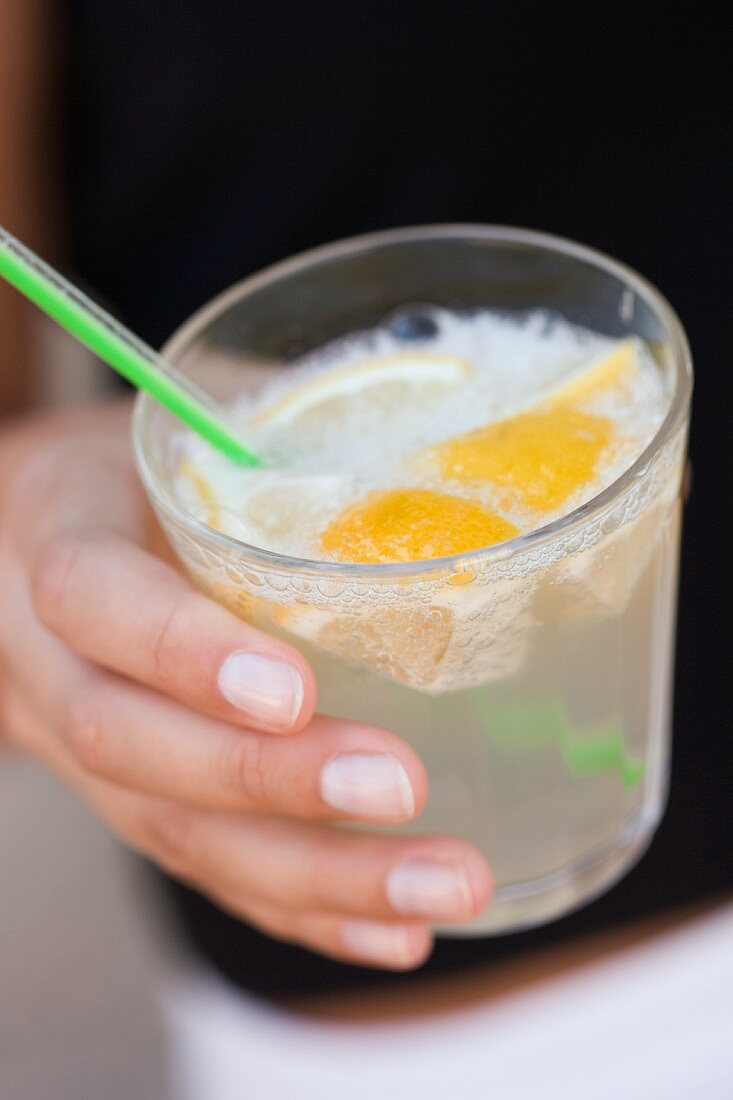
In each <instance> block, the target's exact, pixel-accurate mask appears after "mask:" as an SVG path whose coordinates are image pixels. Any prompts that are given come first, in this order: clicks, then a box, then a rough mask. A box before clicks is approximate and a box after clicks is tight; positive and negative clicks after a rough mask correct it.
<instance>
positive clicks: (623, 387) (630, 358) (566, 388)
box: [541, 340, 638, 405]
mask: <svg viewBox="0 0 733 1100" xmlns="http://www.w3.org/2000/svg"><path fill="white" fill-rule="evenodd" d="M637 366H638V355H637V349H636V344H635V342H634V341H633V340H624V341H623V342H622V343H620V344H619V345H618V347H616V348H615V349H614V350H613V351H612V352H611V353H610V354H609V355H604V356H603V358H602V359H600V360H599V361H598V362H597V363H594V364H592V365H591V366H588V365H584V366H583V367H582V368H581V369H580V370H579V371H576V372H574V373H573V374H572V375H571V376H570V378H568V379H567V380H566V381H564V382H561V383H560V385H559V386H556V387H555V388H554V389H552V390H551V391H550V392H549V393H548V394H547V396H546V397H545V399H544V401H542V402H541V403H542V404H544V405H580V404H582V403H584V402H586V401H589V400H592V399H593V398H594V397H598V396H600V395H601V394H604V393H607V392H608V391H609V390H619V391H621V392H624V393H626V392H628V390H629V387H630V384H631V382H632V381H633V378H634V373H635V371H636V368H637Z"/></svg>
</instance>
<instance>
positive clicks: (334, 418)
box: [250, 352, 473, 433]
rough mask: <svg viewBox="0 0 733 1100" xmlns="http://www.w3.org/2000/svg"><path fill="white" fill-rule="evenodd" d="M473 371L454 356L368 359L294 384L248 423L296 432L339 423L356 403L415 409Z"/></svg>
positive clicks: (398, 411) (365, 407)
mask: <svg viewBox="0 0 733 1100" xmlns="http://www.w3.org/2000/svg"><path fill="white" fill-rule="evenodd" d="M472 374H473V367H472V366H471V364H470V363H468V362H467V361H466V360H465V359H460V358H458V357H456V356H449V355H438V354H435V355H431V354H428V353H425V354H422V353H421V354H418V353H412V352H406V353H405V354H402V355H392V356H386V357H384V358H379V359H367V360H365V361H362V362H359V363H354V364H352V365H351V366H348V367H342V368H340V369H338V370H332V371H328V372H326V373H324V374H319V375H318V376H317V377H316V378H313V379H311V380H309V381H307V382H304V383H303V384H302V385H301V386H296V387H295V388H294V389H292V390H290V391H289V392H288V393H286V394H285V396H284V397H283V398H281V399H280V400H279V401H276V402H275V403H274V404H272V405H269V406H268V407H267V408H266V409H264V410H263V411H262V412H260V413H258V414H257V415H256V416H255V417H253V419H252V420H251V421H250V423H251V425H252V426H253V427H254V428H256V429H258V430H260V431H266V432H280V431H282V430H283V429H285V428H287V429H288V430H289V431H293V432H295V431H297V432H298V433H300V432H310V431H318V430H321V429H322V428H323V427H324V426H328V425H329V424H332V423H335V424H338V423H341V422H343V420H344V419H345V418H346V417H347V416H349V417H350V410H353V409H354V407H355V406H356V407H357V408H358V409H359V411H360V413H361V414H368V413H369V412H372V411H373V412H374V413H375V414H382V413H391V414H392V415H393V416H394V415H404V413H405V410H409V411H410V412H415V413H418V414H419V413H421V412H424V411H427V410H428V409H429V408H430V406H431V405H432V404H434V403H435V402H436V401H438V400H439V399H440V398H441V397H442V396H444V395H445V394H446V393H447V392H448V391H450V390H452V389H455V388H456V387H457V386H460V385H461V383H465V382H466V380H467V379H468V378H470V377H471V375H472ZM350 418H351V417H350Z"/></svg>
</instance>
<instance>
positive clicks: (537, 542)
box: [132, 222, 692, 581]
mask: <svg viewBox="0 0 733 1100" xmlns="http://www.w3.org/2000/svg"><path fill="white" fill-rule="evenodd" d="M451 237H453V238H461V237H465V238H466V239H472V240H485V241H494V242H496V243H505V244H526V245H529V246H533V247H538V248H542V249H545V251H548V252H555V253H559V254H561V255H565V256H569V257H571V258H573V259H577V260H580V261H584V262H587V263H589V264H592V265H594V266H595V267H597V268H600V269H602V270H604V271H606V272H608V273H609V274H611V275H614V276H616V277H617V278H619V280H621V281H622V282H624V283H625V284H626V286H627V287H629V288H630V289H632V290H634V291H635V292H636V293H637V294H638V295H639V297H641V298H642V299H643V300H644V301H645V302H646V304H647V305H648V306H649V307H650V308H651V309H652V310H653V312H654V313H655V314H656V315H657V316H658V317H659V318H660V319H661V321H662V323H663V326H664V328H665V329H666V331H667V334H668V337H669V342H670V346H671V350H672V363H673V366H674V370H675V387H674V393H673V396H672V400H671V402H670V406H669V409H668V410H667V414H666V416H665V418H664V420H663V421H662V423H661V424H660V426H659V428H658V429H657V431H656V432H655V434H654V436H653V437H652V439H651V440H650V441H649V443H648V444H647V446H646V447H645V448H644V450H643V451H642V452H641V454H640V455H638V457H637V458H636V459H635V460H634V462H633V463H632V464H631V465H630V466H629V467H628V468H627V469H626V470H624V471H623V473H621V474H620V475H619V476H618V477H617V478H615V479H614V481H612V482H611V483H610V485H607V486H606V487H605V488H604V489H602V490H601V492H599V493H597V494H596V495H595V496H593V497H591V499H590V500H588V501H586V502H585V503H584V504H581V505H579V506H578V507H577V508H574V509H573V510H572V511H570V512H568V513H566V514H565V515H564V516H560V517H559V518H558V519H555V520H552V521H551V522H550V523H547V524H544V525H543V526H541V527H536V528H533V529H532V530H531V531H527V532H526V533H525V534H520V535H516V536H515V537H514V538H512V539H507V540H506V541H505V542H501V543H496V544H494V545H493V546H487V547H482V548H479V549H476V550H466V551H463V552H462V553H460V554H451V555H448V556H446V557H442V558H426V559H423V560H420V561H414V562H412V561H411V562H382V563H372V562H367V563H361V562H334V561H320V560H318V559H317V558H301V557H296V556H294V555H291V554H282V553H279V552H277V551H274V550H267V549H265V548H263V547H259V546H255V545H254V544H252V543H248V542H245V541H244V540H242V539H238V538H236V537H235V536H233V535H227V534H224V533H223V532H221V531H216V530H215V529H214V528H213V527H209V526H208V524H206V523H204V522H203V521H202V520H200V519H197V518H196V516H194V515H192V514H191V513H190V512H188V511H186V510H185V509H184V508H183V507H182V505H181V504H180V503H179V502H178V500H177V499H176V498H175V496H174V495H173V493H172V492H171V491H170V490H169V488H168V486H167V485H166V483H165V482H164V481H163V480H162V479H160V478H158V476H157V475H156V472H155V470H154V468H153V465H152V463H151V462H150V461H149V458H148V454H147V451H146V446H145V440H146V433H147V428H148V424H149V419H150V416H151V414H152V412H153V411H154V410H155V409H156V408H157V407H158V406H157V403H156V402H155V400H154V399H153V398H152V397H150V396H149V395H148V394H146V393H144V392H142V391H140V392H139V393H138V395H137V398H136V400H135V407H134V412H133V418H132V441H133V454H134V458H135V463H136V465H137V469H138V473H139V475H140V478H141V480H142V482H143V485H144V487H145V488H146V490H147V492H148V494H149V495H150V497H151V500H152V501H153V504H154V506H155V507H157V508H160V510H161V511H162V512H164V513H165V514H166V516H167V517H168V518H169V519H171V520H173V521H174V522H176V523H177V524H178V525H180V526H182V527H183V528H184V529H186V530H187V533H188V534H189V535H190V537H191V538H192V539H193V540H194V541H197V542H199V543H200V542H202V540H203V541H205V542H208V543H213V544H214V545H216V546H217V547H219V548H220V549H222V550H226V551H228V552H231V551H236V552H238V553H239V554H241V555H242V556H246V558H247V559H249V560H250V561H251V562H252V563H253V564H257V565H260V566H263V567H265V568H269V569H272V568H276V569H281V570H286V571H289V572H293V573H300V574H303V573H305V574H308V575H313V574H316V575H318V576H327V577H330V578H340V579H346V580H360V581H368V580H370V579H372V580H382V581H384V580H392V579H394V580H400V581H406V580H427V579H430V578H432V577H434V576H435V574H436V573H441V574H443V573H457V572H466V571H469V570H471V569H477V568H478V567H479V566H486V565H489V564H490V563H491V562H495V561H497V562H498V561H503V560H505V559H507V558H512V557H515V556H517V555H518V554H520V553H521V552H523V551H526V550H529V549H531V548H533V547H539V546H542V545H544V544H545V543H546V542H549V541H551V540H552V539H554V538H556V537H557V536H558V535H566V534H568V533H569V532H570V531H572V530H573V529H574V528H576V527H581V526H584V525H586V524H587V523H589V522H590V521H591V519H592V518H593V517H594V516H595V515H597V514H600V513H602V512H603V511H604V510H605V509H606V507H607V506H608V505H610V504H611V503H612V502H613V501H614V500H615V499H617V498H618V497H620V496H621V495H622V494H623V492H624V490H625V489H626V488H627V487H628V486H629V485H630V484H631V483H632V482H634V481H635V480H637V479H639V478H641V477H642V476H643V475H644V473H646V471H647V470H648V468H649V467H650V466H651V465H652V463H653V462H654V460H655V458H656V456H657V454H658V453H659V452H660V451H661V449H662V448H663V447H664V445H665V444H666V443H667V441H668V440H669V439H671V438H672V437H673V436H674V434H675V433H676V431H677V429H678V428H679V427H680V425H681V424H682V423H683V422H684V420H685V418H686V416H687V413H688V409H689V405H690V398H691V393H692V357H691V354H690V348H689V344H688V341H687V337H686V335H685V330H684V328H683V326H682V322H681V321H680V319H679V317H678V316H677V313H676V312H675V310H674V309H673V308H672V306H671V305H670V304H669V302H668V301H667V299H666V298H665V297H664V295H662V294H661V293H660V292H659V291H658V290H657V289H656V287H655V286H653V284H652V283H650V282H649V281H648V280H647V279H645V278H644V276H643V275H640V274H639V273H638V272H637V271H635V270H634V269H633V268H631V267H628V266H627V265H626V264H624V263H621V261H619V260H615V259H614V258H613V257H611V256H608V255H606V253H604V252H601V251H599V250H597V249H595V248H591V247H590V246H588V245H582V244H578V243H577V242H576V241H573V240H570V239H569V238H566V237H561V236H558V235H556V234H554V233H545V232H542V231H540V230H534V229H523V228H518V227H514V226H506V225H480V224H475V225H474V224H470V223H460V222H457V223H446V224H438V225H420V226H410V227H407V228H400V229H386V230H380V231H377V232H374V233H365V234H360V235H358V236H354V237H347V238H343V239H341V240H338V241H334V242H332V243H330V244H325V245H319V246H318V247H316V248H310V249H307V250H306V251H304V252H299V253H297V254H296V255H295V256H291V257H289V258H288V259H285V260H280V261H278V262H277V263H274V264H270V265H269V266H267V267H265V268H262V269H261V270H259V271H258V272H256V273H255V274H253V275H250V276H248V277H246V278H244V279H242V280H240V281H239V282H237V283H234V284H233V285H232V286H231V287H228V288H227V289H226V290H223V291H222V292H221V293H219V294H217V295H216V296H215V297H213V298H212V299H210V300H209V301H208V302H207V303H205V304H204V305H203V306H201V307H200V308H199V309H198V310H196V311H195V312H194V313H193V314H192V315H191V316H190V317H189V318H188V319H187V320H186V321H184V322H183V324H182V325H180V326H179V327H178V328H177V329H176V331H175V332H174V333H173V334H172V335H171V336H170V337H169V339H168V340H167V341H166V342H165V344H164V345H163V348H162V354H163V355H164V356H166V357H169V358H171V360H172V361H173V362H175V357H176V355H177V354H178V353H179V352H180V351H181V350H182V349H183V348H185V347H186V346H188V345H189V344H190V342H191V341H192V339H193V338H195V337H196V336H198V335H200V334H201V333H202V332H203V331H204V330H205V329H206V328H207V327H208V325H210V324H211V323H212V322H213V321H214V320H215V319H216V318H218V317H220V316H221V315H222V314H223V313H224V312H225V311H226V310H227V309H229V308H230V307H231V306H233V305H234V304H235V303H236V302H239V301H241V300H242V299H243V298H245V297H246V296H247V295H249V294H251V293H252V292H253V291H257V290H260V289H262V288H263V287H266V286H269V285H270V284H271V283H274V282H276V281H278V280H279V279H281V278H283V277H284V276H288V275H292V274H295V273H297V272H299V271H302V270H304V269H306V268H308V267H311V266H312V265H313V264H314V263H318V262H320V261H324V260H329V259H334V258H338V257H339V256H347V255H350V254H353V253H355V252H358V251H359V250H360V249H369V248H373V247H379V246H380V245H390V244H395V243H401V242H410V241H419V240H422V239H424V240H439V239H440V238H451Z"/></svg>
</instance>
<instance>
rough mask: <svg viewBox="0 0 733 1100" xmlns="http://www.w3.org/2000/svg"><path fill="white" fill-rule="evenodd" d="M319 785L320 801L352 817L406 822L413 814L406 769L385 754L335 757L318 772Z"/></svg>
mask: <svg viewBox="0 0 733 1100" xmlns="http://www.w3.org/2000/svg"><path fill="white" fill-rule="evenodd" d="M320 788H321V797H322V798H323V801H324V802H327V803H328V805H329V806H331V807H332V808H333V809H334V810H340V811H341V812H343V813H347V814H351V815H354V816H358V817H369V818H379V819H382V820H385V819H386V820H388V821H406V820H407V819H409V818H411V817H412V816H413V814H414V813H415V796H414V795H413V793H412V786H411V784H410V780H409V777H408V775H407V772H406V771H405V769H404V768H403V766H402V764H401V763H400V761H399V760H398V759H397V757H396V756H391V755H390V754H389V753H368V752H350V753H345V754H344V755H343V756H335V757H334V758H333V760H329V761H328V763H327V764H326V766H325V767H324V768H323V771H322V772H321V779H320Z"/></svg>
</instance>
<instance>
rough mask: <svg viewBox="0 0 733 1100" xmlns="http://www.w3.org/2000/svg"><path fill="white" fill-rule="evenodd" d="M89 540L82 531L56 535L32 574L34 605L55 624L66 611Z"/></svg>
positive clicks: (39, 613) (44, 549)
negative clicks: (87, 540) (84, 537)
mask: <svg viewBox="0 0 733 1100" xmlns="http://www.w3.org/2000/svg"><path fill="white" fill-rule="evenodd" d="M85 548H86V543H85V540H84V539H83V538H82V536H81V535H80V534H79V533H78V532H72V531H65V532H63V533H61V534H56V535H53V536H52V537H51V538H50V539H49V540H48V541H47V542H46V543H45V545H44V546H43V548H42V550H41V552H40V554H39V556H38V560H37V563H36V566H35V569H34V570H33V574H32V577H31V593H32V598H33V606H34V607H35V610H36V613H37V615H38V616H39V618H40V619H41V621H42V622H43V623H45V624H46V625H47V626H51V627H52V626H53V625H54V623H55V622H57V621H58V620H59V618H60V617H61V616H62V614H63V612H64V608H65V607H66V605H67V603H68V602H69V596H70V594H71V593H72V591H73V588H74V583H75V578H76V576H77V573H78V570H79V568H80V565H81V562H82V560H83V558H84V553H85Z"/></svg>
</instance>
